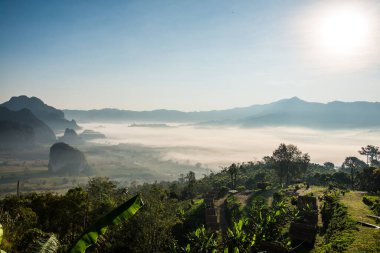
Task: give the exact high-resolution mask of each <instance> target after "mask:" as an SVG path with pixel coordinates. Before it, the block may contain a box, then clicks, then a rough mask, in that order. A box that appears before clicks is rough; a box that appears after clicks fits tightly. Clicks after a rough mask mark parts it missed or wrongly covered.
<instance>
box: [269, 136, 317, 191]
mask: <svg viewBox="0 0 380 253" xmlns="http://www.w3.org/2000/svg"><path fill="white" fill-rule="evenodd" d="M271 160H272V164H273V166H274V169H275V170H276V173H277V176H278V177H279V179H280V183H283V180H284V179H285V182H286V184H289V183H290V180H291V179H292V178H294V177H300V176H301V175H303V174H304V173H305V172H306V170H307V167H308V165H309V162H310V156H309V155H308V154H307V153H306V154H302V152H301V151H300V150H299V149H298V148H297V146H295V145H292V144H289V145H286V144H284V143H281V144H280V146H279V147H278V148H277V149H276V150H275V151H273V155H272V157H271Z"/></svg>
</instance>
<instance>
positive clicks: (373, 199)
mask: <svg viewBox="0 0 380 253" xmlns="http://www.w3.org/2000/svg"><path fill="white" fill-rule="evenodd" d="M363 202H364V204H366V205H367V206H373V205H374V204H376V203H379V202H380V197H377V196H369V195H364V196H363Z"/></svg>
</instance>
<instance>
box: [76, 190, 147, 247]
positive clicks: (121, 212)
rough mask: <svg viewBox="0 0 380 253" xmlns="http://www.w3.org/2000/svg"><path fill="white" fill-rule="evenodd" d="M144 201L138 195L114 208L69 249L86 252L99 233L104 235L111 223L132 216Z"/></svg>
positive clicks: (117, 222) (116, 222)
mask: <svg viewBox="0 0 380 253" xmlns="http://www.w3.org/2000/svg"><path fill="white" fill-rule="evenodd" d="M143 205H144V203H143V202H142V199H141V197H140V195H136V196H134V197H133V198H131V199H129V200H128V201H127V202H125V203H124V204H122V205H120V206H118V207H117V208H115V209H113V210H112V211H111V212H109V213H108V214H107V215H105V216H103V217H102V218H100V219H99V220H98V221H97V222H96V223H95V224H93V225H92V226H91V227H89V228H88V229H87V230H86V231H85V232H84V233H83V234H82V235H81V236H80V238H79V239H78V240H77V241H76V242H75V244H74V246H73V247H72V248H71V250H69V252H70V253H84V252H86V249H87V248H88V247H90V246H91V245H93V244H95V243H96V242H97V240H98V237H99V235H104V234H105V233H106V231H107V229H108V226H110V225H112V224H113V225H117V224H120V223H121V222H122V221H123V220H128V219H129V218H130V217H132V216H133V215H134V214H135V213H136V212H137V211H138V210H139V209H140V208H141V207H142V206H143Z"/></svg>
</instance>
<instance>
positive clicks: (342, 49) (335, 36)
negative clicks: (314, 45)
mask: <svg viewBox="0 0 380 253" xmlns="http://www.w3.org/2000/svg"><path fill="white" fill-rule="evenodd" d="M370 23H371V22H370V19H369V18H368V17H367V16H366V15H365V13H361V12H360V10H358V9H355V8H353V7H351V8H348V7H346V8H340V9H336V10H331V11H330V12H327V13H325V14H324V15H323V16H322V17H321V19H320V22H319V24H318V26H317V40H318V43H319V45H320V47H322V49H323V50H325V51H327V53H330V54H336V55H341V56H345V55H352V54H360V53H361V51H362V50H365V49H366V47H367V46H368V45H369V43H370V35H371V32H370V25H371V24H370Z"/></svg>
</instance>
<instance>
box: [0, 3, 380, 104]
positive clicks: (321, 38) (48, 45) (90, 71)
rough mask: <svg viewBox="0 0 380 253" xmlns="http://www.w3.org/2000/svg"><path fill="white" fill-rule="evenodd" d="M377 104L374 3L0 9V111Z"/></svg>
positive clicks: (379, 59)
mask: <svg viewBox="0 0 380 253" xmlns="http://www.w3.org/2000/svg"><path fill="white" fill-rule="evenodd" d="M379 94H380V1H376V0H362V1H349V0H347V1H334V0H329V1H311V0H304V1H298V0H293V1H290V0H273V1H265V0H261V1H258V0H256V1H253V0H247V1H242V0H237V1H230V0H202V1H190V0H183V1H175V0H160V1H156V0H151V1H148V0H135V1H134V0H128V1H124V0H123V1H116V0H114V1H97V0H91V1H90V0H83V1H74V0H67V1H48V0H46V1H39V0H34V1H27V0H25V1H18V0H0V102H4V101H7V100H9V98H10V97H11V96H18V95H28V96H37V97H39V98H41V99H42V100H43V101H44V102H45V103H47V104H49V105H53V106H55V107H57V108H60V109H98V108H120V109H131V110H151V109H159V108H164V109H178V110H184V111H195V110H210V109H224V108H232V107H240V106H249V105H253V104H263V103H269V102H273V101H276V100H279V99H283V98H288V97H293V96H298V97H300V98H302V99H304V100H307V101H318V102H328V101H334V100H341V101H358V100H360V101H364V100H365V101H379V100H380V99H379Z"/></svg>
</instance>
